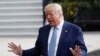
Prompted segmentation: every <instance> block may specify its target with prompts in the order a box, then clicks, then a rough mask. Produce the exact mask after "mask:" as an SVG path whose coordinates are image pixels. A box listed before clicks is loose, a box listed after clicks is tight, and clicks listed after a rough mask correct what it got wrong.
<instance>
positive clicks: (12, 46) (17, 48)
mask: <svg viewBox="0 0 100 56" xmlns="http://www.w3.org/2000/svg"><path fill="white" fill-rule="evenodd" d="M8 47H9V48H10V49H11V50H8V51H9V52H13V53H15V54H16V55H21V54H22V49H21V46H20V45H19V46H17V45H16V44H15V43H13V42H11V43H8Z"/></svg>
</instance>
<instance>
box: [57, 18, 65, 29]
mask: <svg viewBox="0 0 100 56" xmlns="http://www.w3.org/2000/svg"><path fill="white" fill-rule="evenodd" d="M63 24H64V19H62V20H61V22H60V24H58V25H57V28H58V29H62V26H63Z"/></svg>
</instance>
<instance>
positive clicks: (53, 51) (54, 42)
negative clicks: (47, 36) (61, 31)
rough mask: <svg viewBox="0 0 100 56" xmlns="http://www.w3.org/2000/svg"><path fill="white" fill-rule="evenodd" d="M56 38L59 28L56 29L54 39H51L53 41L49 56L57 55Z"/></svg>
mask: <svg viewBox="0 0 100 56" xmlns="http://www.w3.org/2000/svg"><path fill="white" fill-rule="evenodd" d="M56 38H57V28H54V30H53V34H52V37H51V41H50V44H49V50H48V56H54V55H55V47H56Z"/></svg>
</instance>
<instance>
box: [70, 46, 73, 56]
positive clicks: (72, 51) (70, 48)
mask: <svg viewBox="0 0 100 56" xmlns="http://www.w3.org/2000/svg"><path fill="white" fill-rule="evenodd" d="M69 49H70V51H71V52H72V54H73V55H74V50H73V49H72V48H71V47H70V48H69Z"/></svg>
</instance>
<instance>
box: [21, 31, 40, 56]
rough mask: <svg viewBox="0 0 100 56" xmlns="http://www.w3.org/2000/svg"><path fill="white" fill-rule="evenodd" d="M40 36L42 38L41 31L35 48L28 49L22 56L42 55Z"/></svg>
mask: <svg viewBox="0 0 100 56" xmlns="http://www.w3.org/2000/svg"><path fill="white" fill-rule="evenodd" d="M39 36H40V30H39V35H38V38H37V41H36V43H35V47H33V48H30V49H27V50H23V51H22V56H40V55H41V50H40V46H39Z"/></svg>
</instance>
